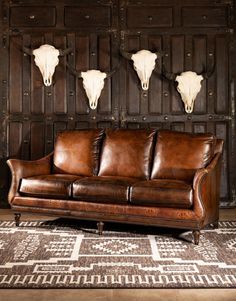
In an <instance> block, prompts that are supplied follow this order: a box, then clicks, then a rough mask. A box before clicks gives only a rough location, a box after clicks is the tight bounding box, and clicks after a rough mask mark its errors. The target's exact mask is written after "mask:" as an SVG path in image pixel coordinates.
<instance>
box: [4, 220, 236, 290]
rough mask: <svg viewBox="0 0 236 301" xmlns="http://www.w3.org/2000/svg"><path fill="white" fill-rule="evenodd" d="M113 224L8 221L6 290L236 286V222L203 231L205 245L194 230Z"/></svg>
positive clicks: (5, 238) (6, 223)
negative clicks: (100, 232)
mask: <svg viewBox="0 0 236 301" xmlns="http://www.w3.org/2000/svg"><path fill="white" fill-rule="evenodd" d="M105 226H106V230H107V231H104V234H103V236H98V234H97V233H96V228H95V225H94V224H92V226H91V223H88V222H87V223H84V224H82V223H81V222H80V223H77V221H75V220H74V221H72V222H68V221H65V220H64V221H62V220H57V221H52V222H21V226H20V227H15V226H14V223H13V222H11V221H5V222H0V288H200V287H201V288H210V287H214V288H219V287H221V288H228V287H234V288H235V287H236V222H221V223H220V225H219V229H207V230H204V231H202V235H201V238H200V244H199V246H195V245H194V244H193V243H192V242H191V241H192V235H191V232H182V233H181V232H179V233H175V234H176V235H175V236H173V235H172V234H173V233H171V232H167V230H161V229H160V228H149V227H148V228H145V227H137V226H127V225H126V226H125V227H126V228H124V229H126V231H127V229H129V232H125V230H122V226H121V225H117V226H114V225H112V224H107V225H106V224H105ZM89 227H90V228H89ZM115 227H117V228H115ZM144 231H145V232H144ZM172 231H173V230H172ZM177 236H178V237H177Z"/></svg>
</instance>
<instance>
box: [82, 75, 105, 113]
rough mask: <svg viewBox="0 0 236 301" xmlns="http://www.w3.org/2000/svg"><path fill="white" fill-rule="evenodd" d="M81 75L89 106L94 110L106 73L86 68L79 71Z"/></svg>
mask: <svg viewBox="0 0 236 301" xmlns="http://www.w3.org/2000/svg"><path fill="white" fill-rule="evenodd" d="M81 77H82V79H83V87H84V89H85V92H86V95H87V97H88V99H89V106H90V108H91V109H93V110H94V109H96V107H97V104H98V99H99V97H100V95H101V92H102V89H103V87H104V80H105V78H106V77H107V74H106V73H105V72H101V71H99V70H88V71H86V72H81Z"/></svg>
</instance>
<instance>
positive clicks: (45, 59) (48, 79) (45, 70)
mask: <svg viewBox="0 0 236 301" xmlns="http://www.w3.org/2000/svg"><path fill="white" fill-rule="evenodd" d="M70 51H71V49H70V48H68V49H65V50H60V49H56V48H55V47H54V46H52V45H48V44H44V45H41V46H40V47H39V48H37V49H34V50H33V51H32V50H30V49H28V48H26V47H24V52H25V53H27V54H29V55H34V56H35V59H34V61H35V64H36V65H37V66H38V67H39V70H40V72H41V74H42V76H43V82H44V85H45V86H50V85H51V84H52V76H53V74H54V72H55V68H56V66H57V65H58V63H59V58H58V57H59V56H62V55H65V54H67V53H69V52H70Z"/></svg>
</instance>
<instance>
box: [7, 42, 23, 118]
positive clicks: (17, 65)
mask: <svg viewBox="0 0 236 301" xmlns="http://www.w3.org/2000/svg"><path fill="white" fill-rule="evenodd" d="M21 49H22V37H19V36H18V37H11V39H10V47H9V52H10V54H9V60H10V66H9V74H10V75H9V86H10V87H14V89H10V90H9V106H8V107H9V113H10V114H11V113H22V110H23V105H22V69H23V66H22V58H23V53H22V51H21Z"/></svg>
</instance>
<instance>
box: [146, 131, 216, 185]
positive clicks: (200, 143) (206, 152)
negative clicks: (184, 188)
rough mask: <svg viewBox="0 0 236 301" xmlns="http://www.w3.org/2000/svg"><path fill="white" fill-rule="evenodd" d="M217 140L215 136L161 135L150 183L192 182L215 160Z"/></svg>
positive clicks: (175, 133) (164, 133)
mask: <svg viewBox="0 0 236 301" xmlns="http://www.w3.org/2000/svg"><path fill="white" fill-rule="evenodd" d="M215 145H216V139H215V137H214V136H213V135H212V134H190V133H182V132H173V131H168V130H161V131H159V132H158V136H157V143H156V148H155V151H154V162H153V169H152V175H151V179H176V180H182V181H188V182H191V181H192V180H193V177H194V174H195V172H196V170H197V169H199V168H203V167H205V166H206V165H207V164H208V163H209V162H210V161H211V159H212V158H213V156H214V150H215Z"/></svg>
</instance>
